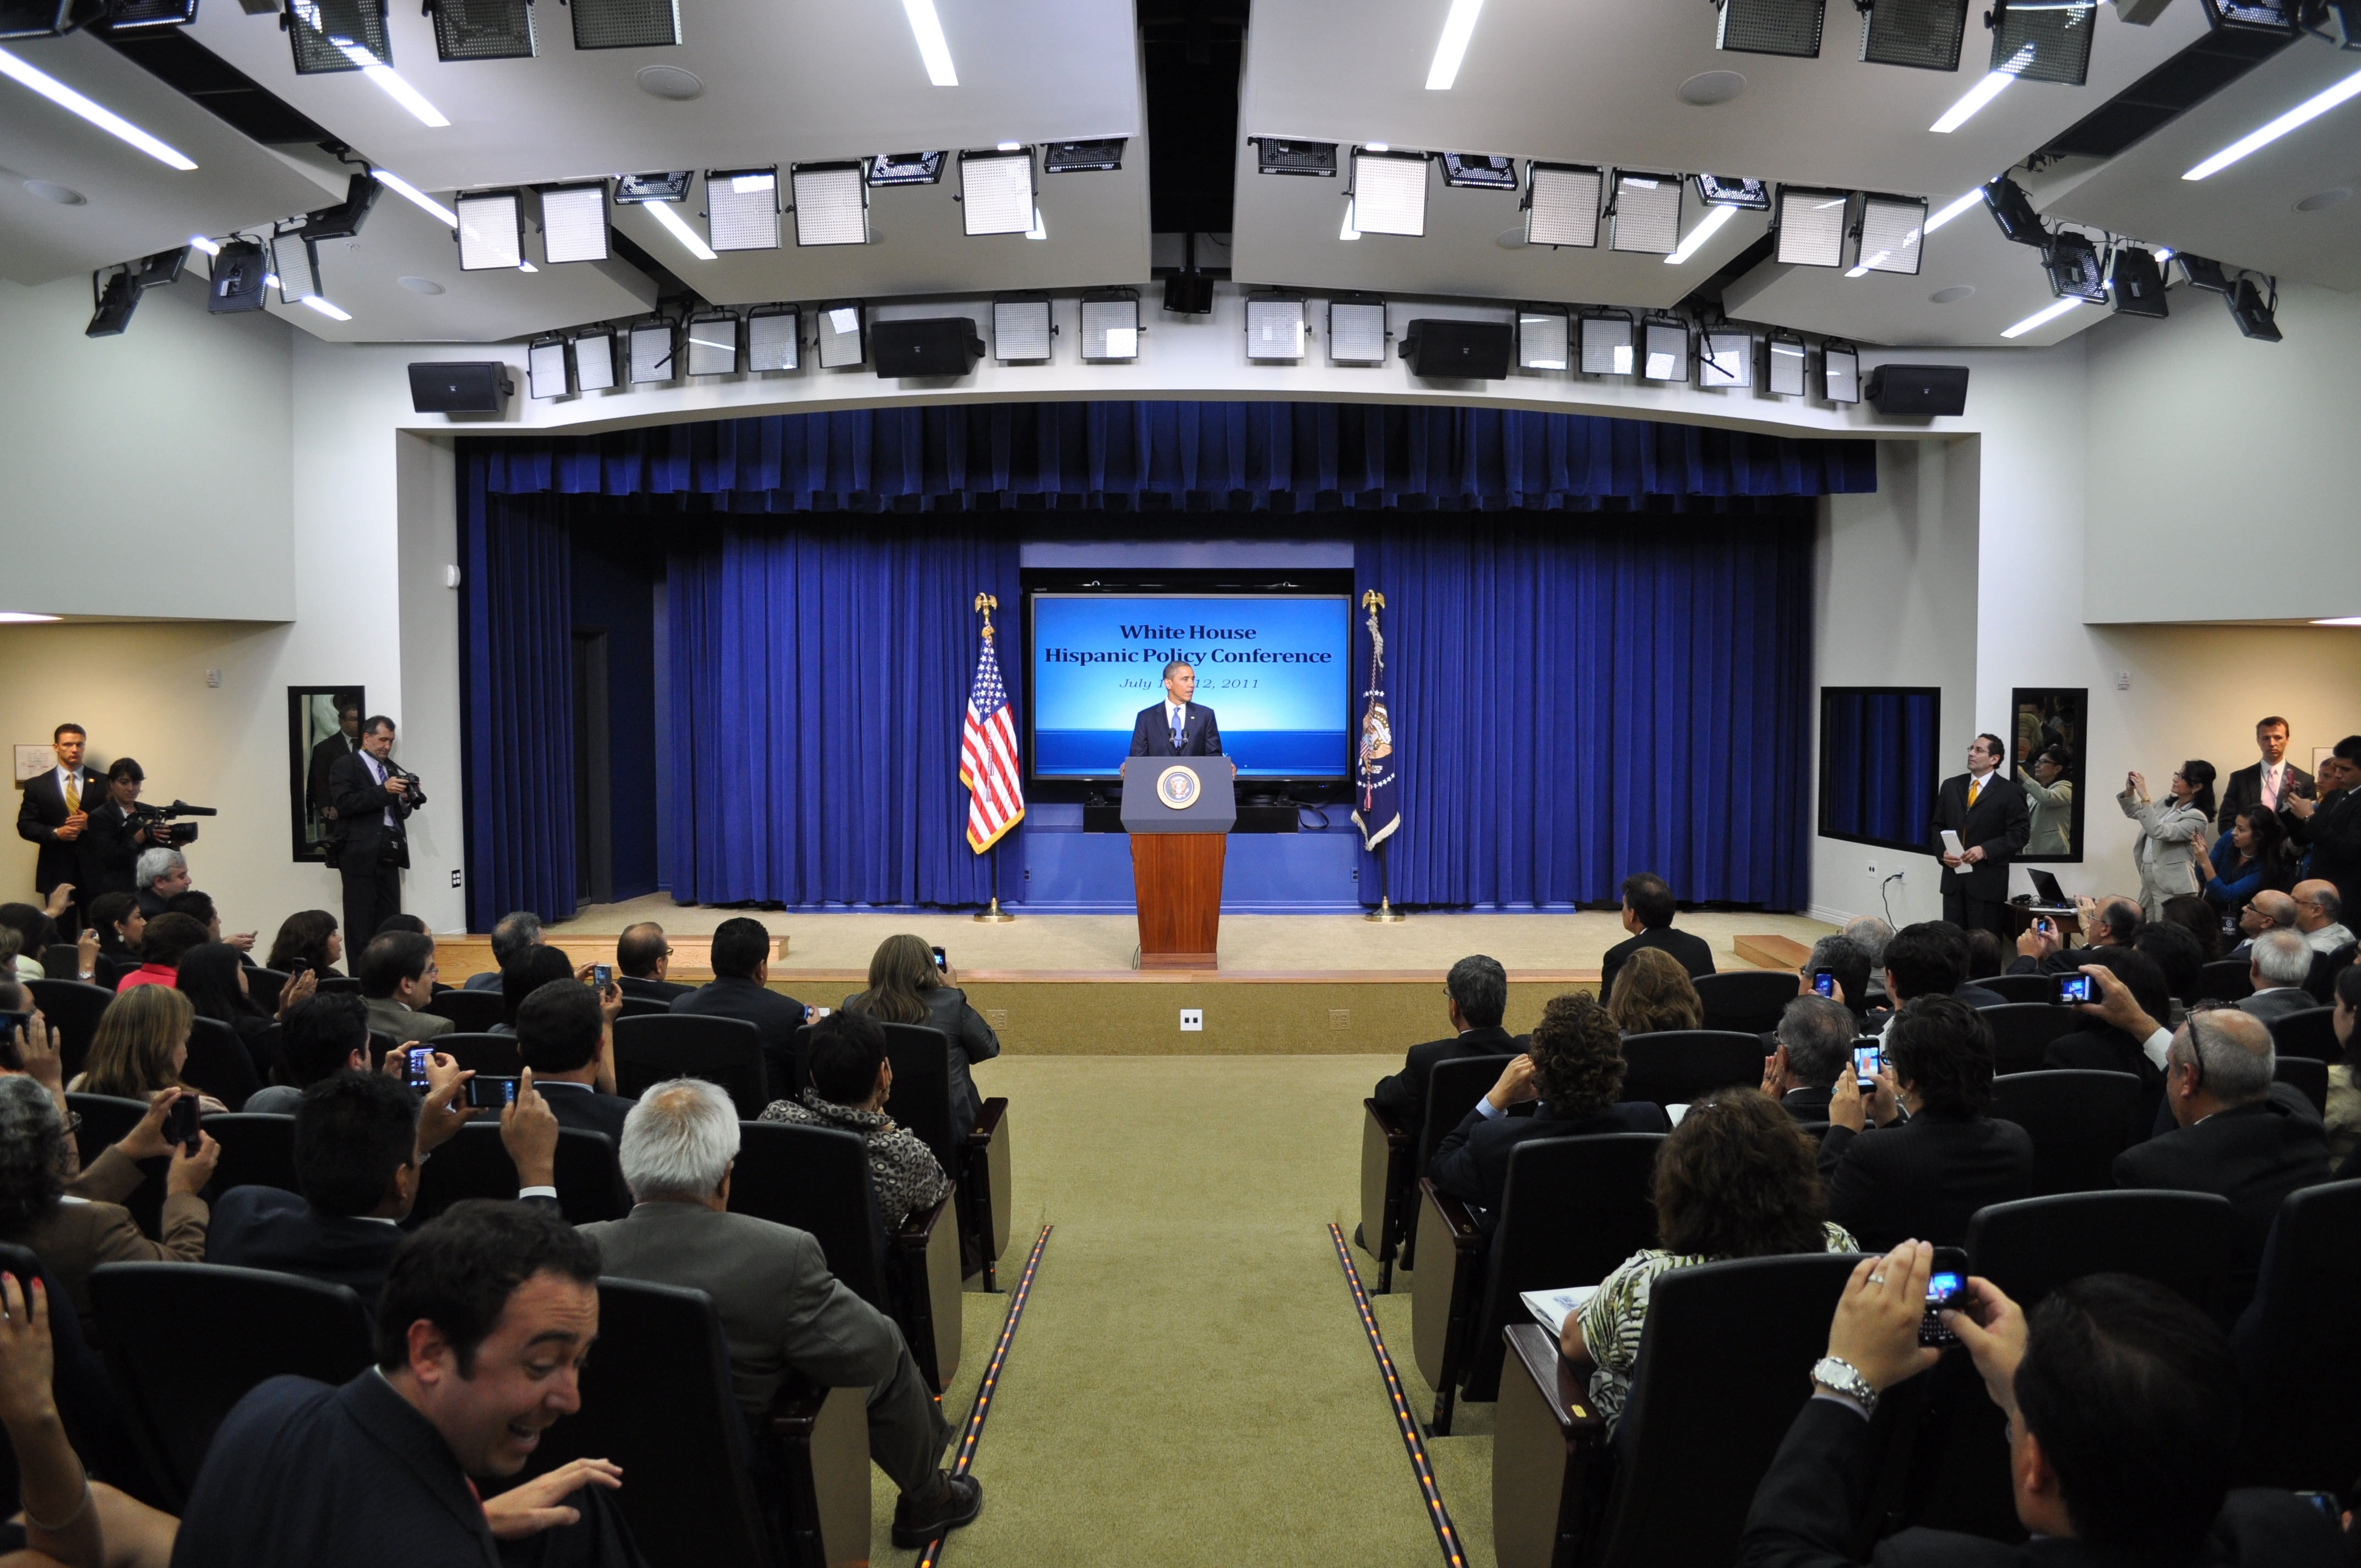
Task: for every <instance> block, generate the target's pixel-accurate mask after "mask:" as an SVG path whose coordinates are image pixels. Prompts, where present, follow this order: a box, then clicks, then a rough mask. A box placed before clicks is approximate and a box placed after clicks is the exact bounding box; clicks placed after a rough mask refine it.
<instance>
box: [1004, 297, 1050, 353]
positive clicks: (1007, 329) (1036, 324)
mask: <svg viewBox="0 0 2361 1568" xmlns="http://www.w3.org/2000/svg"><path fill="white" fill-rule="evenodd" d="M992 356H993V357H994V359H997V360H999V361H1000V362H1001V363H1002V364H1004V365H1021V364H1038V362H1040V361H1042V360H1045V359H1047V358H1049V301H1047V300H994V302H993V303H992Z"/></svg>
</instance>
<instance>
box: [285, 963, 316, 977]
mask: <svg viewBox="0 0 2361 1568" xmlns="http://www.w3.org/2000/svg"><path fill="white" fill-rule="evenodd" d="M311 967H312V960H311V959H288V960H287V978H288V979H289V980H293V979H294V978H295V977H296V976H297V975H299V974H302V972H303V971H304V970H307V969H310V968H311Z"/></svg>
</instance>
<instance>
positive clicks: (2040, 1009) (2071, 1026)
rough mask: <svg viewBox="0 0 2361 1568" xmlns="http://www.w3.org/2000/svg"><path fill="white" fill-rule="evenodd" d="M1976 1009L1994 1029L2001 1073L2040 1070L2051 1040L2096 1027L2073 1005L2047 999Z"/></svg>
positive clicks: (1997, 1066)
mask: <svg viewBox="0 0 2361 1568" xmlns="http://www.w3.org/2000/svg"><path fill="white" fill-rule="evenodd" d="M1976 1012H1977V1015H1978V1016H1979V1017H1981V1018H1982V1019H1983V1021H1984V1023H1985V1024H1986V1025H1989V1026H1990V1027H1991V1029H1992V1032H1993V1072H1994V1073H1995V1074H2001V1075H2005V1074H2008V1073H2013V1072H2038V1071H2040V1070H2041V1061H2042V1058H2043V1056H2044V1055H2045V1054H2047V1053H2048V1049H2049V1042H2050V1041H2052V1040H2054V1039H2056V1038H2058V1037H2059V1036H2060V1035H2070V1034H2072V1033H2074V1032H2075V1031H2076V1030H2078V1029H2087V1028H2091V1027H2092V1026H2093V1025H2092V1021H2091V1020H2088V1019H2085V1018H2084V1017H2083V1016H2082V1015H2081V1014H2079V1013H2077V1012H2075V1011H2074V1010H2073V1009H2072V1008H2071V1007H2055V1006H2052V1005H2051V1004H2050V1003H2047V1002H2008V1003H2002V1004H2001V1005H2000V1006H1997V1007H1980V1008H1978V1009H1977V1010H1976Z"/></svg>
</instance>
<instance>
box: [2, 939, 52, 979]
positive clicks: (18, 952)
mask: <svg viewBox="0 0 2361 1568" xmlns="http://www.w3.org/2000/svg"><path fill="white" fill-rule="evenodd" d="M24 948H25V941H24V938H21V937H19V936H17V935H16V932H14V931H12V930H10V929H8V927H5V926H0V978H5V979H7V980H11V981H35V980H47V979H49V974H48V973H47V971H46V970H43V969H42V967H41V966H40V965H39V964H38V963H35V962H33V961H32V960H31V959H26V958H24V956H23V954H24Z"/></svg>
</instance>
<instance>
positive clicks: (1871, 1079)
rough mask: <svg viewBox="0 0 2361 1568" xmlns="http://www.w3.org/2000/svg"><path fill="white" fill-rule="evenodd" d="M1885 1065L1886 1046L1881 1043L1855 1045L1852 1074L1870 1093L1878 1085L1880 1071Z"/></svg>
mask: <svg viewBox="0 0 2361 1568" xmlns="http://www.w3.org/2000/svg"><path fill="white" fill-rule="evenodd" d="M1884 1066H1885V1047H1883V1046H1879V1045H1867V1046H1855V1047H1853V1048H1852V1076H1853V1079H1854V1081H1856V1082H1858V1083H1859V1084H1860V1085H1861V1092H1862V1093H1863V1094H1866V1093H1868V1092H1869V1091H1871V1090H1872V1089H1874V1088H1875V1087H1876V1086H1877V1083H1876V1080H1877V1074H1878V1071H1879V1070H1880V1069H1883V1067H1884Z"/></svg>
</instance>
